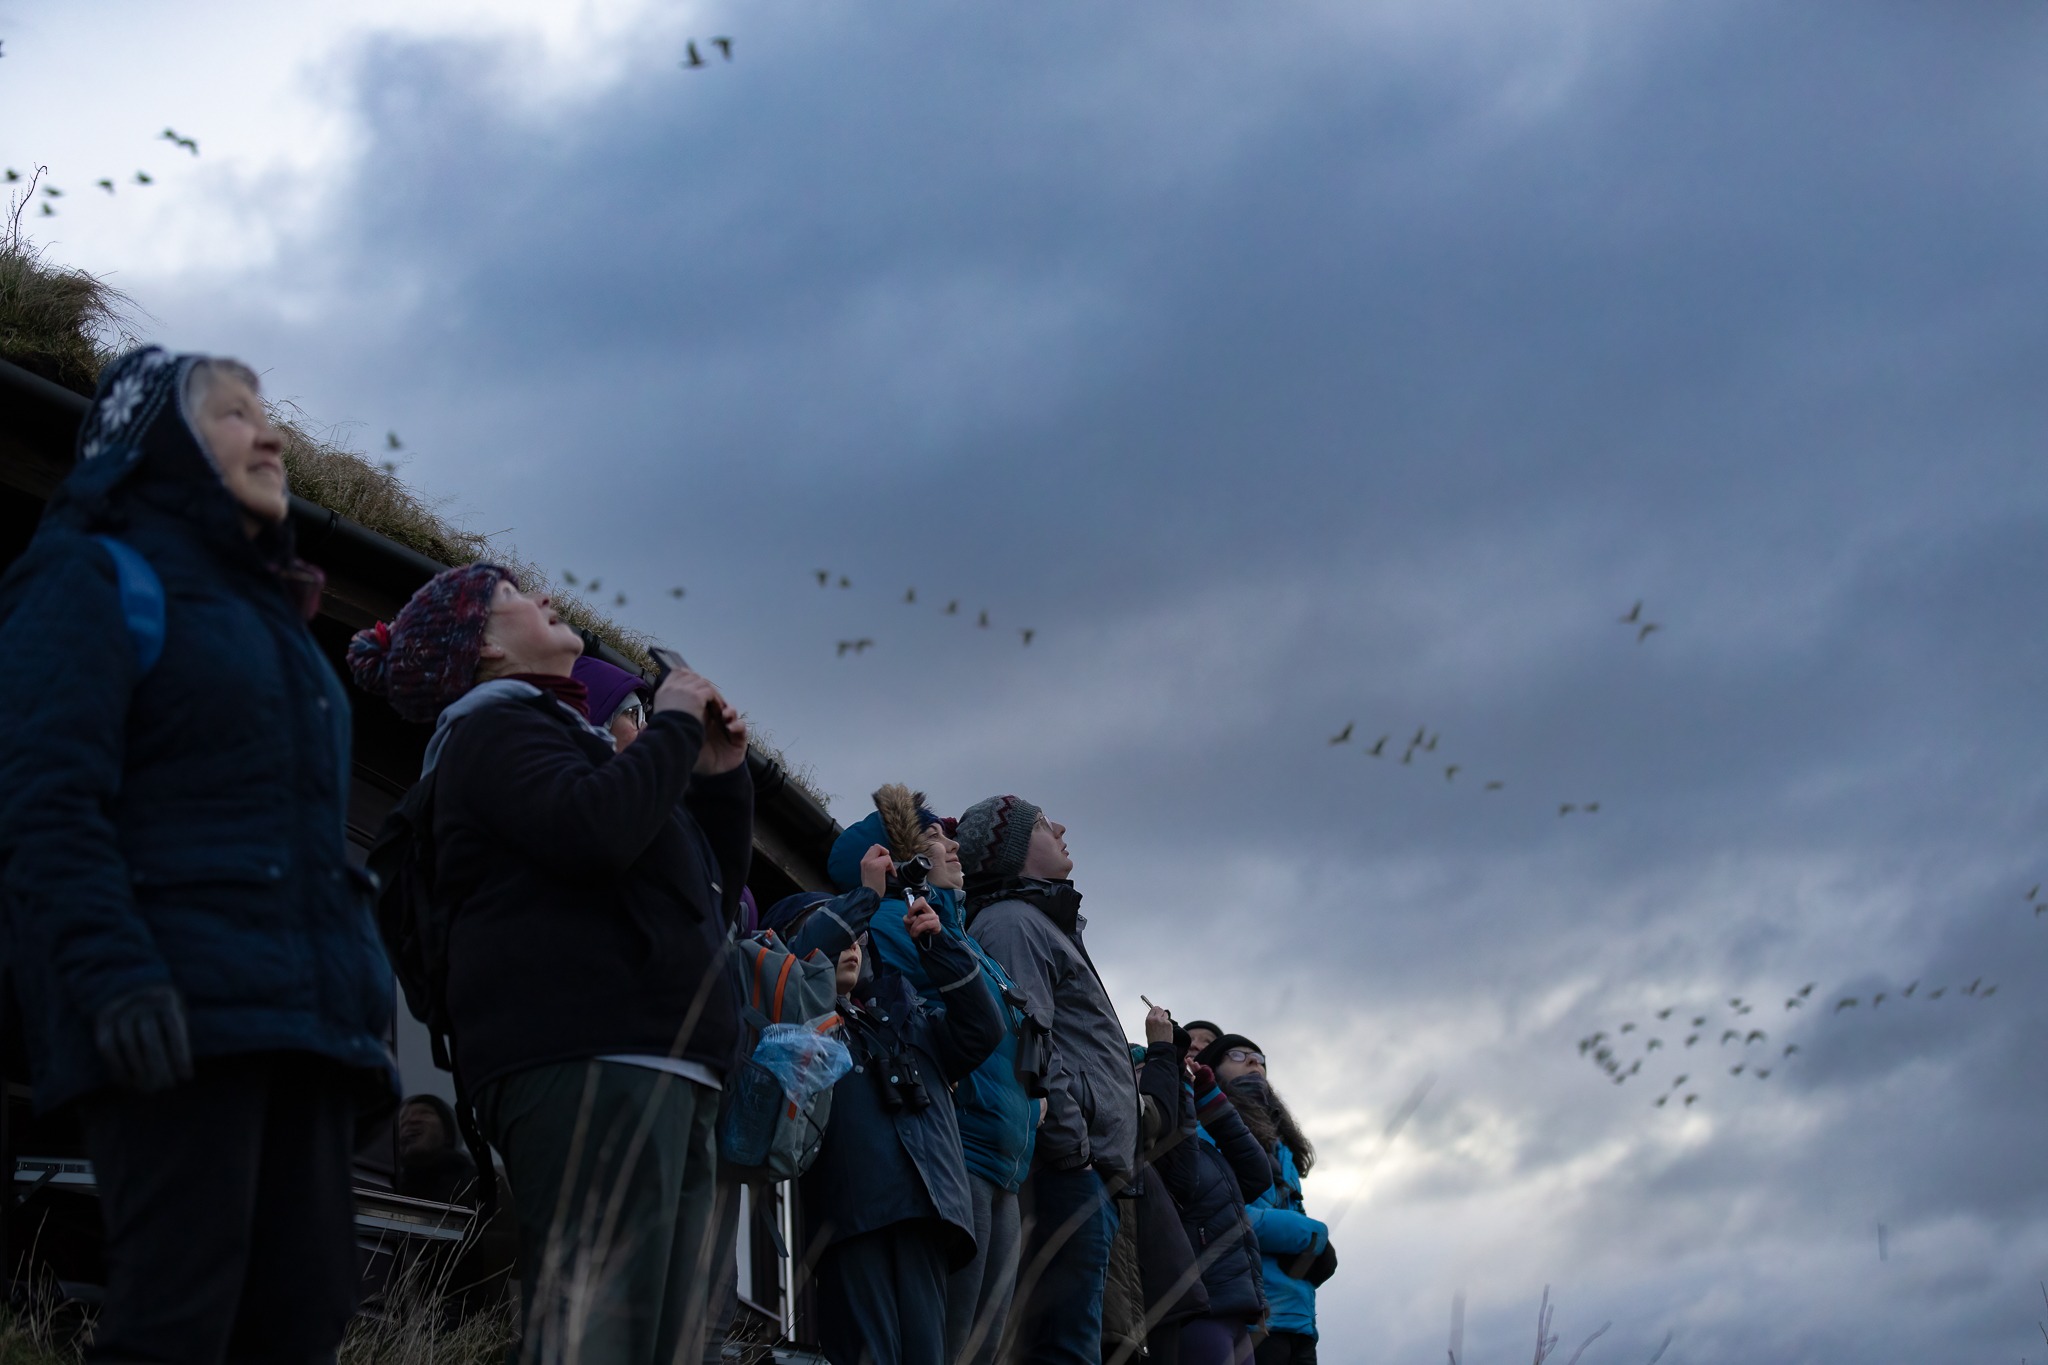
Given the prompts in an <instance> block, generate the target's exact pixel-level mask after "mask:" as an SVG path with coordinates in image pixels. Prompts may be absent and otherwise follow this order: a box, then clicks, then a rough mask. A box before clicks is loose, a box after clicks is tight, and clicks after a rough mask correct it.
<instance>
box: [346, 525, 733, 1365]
mask: <svg viewBox="0 0 2048 1365" xmlns="http://www.w3.org/2000/svg"><path fill="white" fill-rule="evenodd" d="M582 649H583V641H582V640H581V638H579V637H578V635H577V634H576V632H575V630H573V629H572V628H571V627H570V626H569V625H568V624H567V623H565V622H564V621H563V620H562V619H561V618H560V617H559V616H558V615H557V614H556V613H555V611H554V609H553V608H552V606H551V605H550V603H549V601H548V598H547V597H546V596H545V595H543V594H541V593H528V592H521V591H520V590H519V585H518V584H517V583H516V582H515V581H514V579H513V577H512V575H511V574H510V573H509V572H508V571H506V570H504V569H501V568H498V567H496V566H494V565H489V564H475V565H470V566H468V567H465V568H459V569H449V570H448V571H446V572H445V573H442V574H440V575H438V576H437V577H435V578H434V579H433V580H432V581H430V582H429V583H427V584H426V586H424V587H422V588H421V589H420V590H419V591H418V592H417V593H415V594H414V595H413V598H412V600H411V601H410V602H408V603H407V604H406V606H405V609H404V610H403V611H401V612H400V613H399V614H398V617H397V619H396V620H395V621H393V622H391V623H390V624H389V625H388V626H387V625H382V624H380V625H379V626H377V627H376V628H374V629H372V630H367V631H364V632H362V633H360V634H359V635H357V636H356V638H355V640H354V641H353V643H352V644H351V645H350V656H349V663H350V667H351V669H352V670H353V671H354V673H355V676H356V680H357V681H358V682H359V683H360V684H361V685H362V686H363V687H364V688H365V689H367V690H369V691H373V692H380V693H383V694H385V695H387V696H388V697H389V698H390V699H391V703H392V706H393V707H394V708H395V709H396V710H397V711H398V713H399V714H400V715H401V716H404V717H406V718H407V719H410V720H417V721H433V722H434V723H435V730H434V735H433V738H432V739H431V740H430V741H429V743H428V746H427V753H426V761H425V765H424V768H425V771H424V772H423V774H422V777H421V780H422V781H423V782H431V783H433V784H434V785H433V787H432V789H431V793H430V798H431V799H430V804H431V809H432V811H433V816H432V821H433V824H432V831H433V843H434V849H435V853H434V879H433V880H434V886H435V894H436V895H438V896H442V897H445V898H447V903H448V905H449V908H450V911H451V915H452V925H451V928H450V932H449V940H448V984H447V1001H448V1011H449V1015H450V1020H451V1023H452V1026H453V1027H452V1030H451V1031H452V1033H453V1036H454V1040H455V1071H456V1075H457V1077H458V1079H459V1080H460V1081H461V1082H462V1084H463V1085H464V1086H465V1087H466V1088H467V1090H468V1092H469V1093H470V1094H472V1095H474V1096H475V1099H476V1110H477V1117H478V1118H479V1119H480V1120H481V1125H482V1129H483V1133H484V1135H485V1136H486V1137H487V1138H488V1139H489V1140H490V1145H491V1146H493V1147H495V1148H497V1149H498V1151H499V1152H500V1153H501V1154H502V1155H503V1156H504V1159H505V1173H506V1175H507V1177H508V1178H509V1180H510V1182H511V1186H512V1196H513V1200H514V1205H515V1208H514V1212H515V1214H516V1216H517V1219H518V1224H519V1237H520V1247H521V1252H522V1257H523V1262H524V1266H525V1270H524V1274H523V1278H522V1280H521V1288H522V1291H523V1293H524V1296H525V1309H526V1321H525V1332H526V1343H525V1349H526V1351H528V1352H530V1353H532V1354H531V1356H530V1357H529V1358H537V1359H540V1360H545V1361H554V1360H579V1359H580V1360H582V1361H584V1362H586V1365H669V1362H672V1361H674V1360H677V1359H694V1358H695V1357H696V1355H697V1354H698V1353H699V1351H701V1349H702V1345H701V1340H700V1338H701V1336H702V1333H703V1326H704V1314H705V1290H704V1286H705V1281H706V1280H707V1279H708V1278H709V1277H708V1275H707V1274H706V1271H707V1270H708V1269H709V1267H708V1265H707V1260H708V1258H707V1255H706V1252H707V1247H708V1243H709V1230H708V1227H707V1224H708V1223H709V1221H710V1219H711V1215H712V1194H713V1191H714V1189H715V1181H716V1175H717V1157H718V1153H717V1145H716V1142H715V1140H714V1124H715V1120H716V1118H717V1114H718V1092H719V1088H720V1085H721V1084H722V1082H723V1079H724V1075H725V1071H726V1068H727V1067H728V1066H729V1065H730V1064H731V1061H732V1056H733V1052H734V1049H735V1046H736V1044H737V1040H738V1034H739V1028H738V1026H739V1019H738V1014H737V1003H736V1001H735V1000H734V998H733V992H732V991H731V989H730V987H729V986H728V984H727V981H726V976H725V966H724V954H725V951H726V930H727V926H728V925H729V924H731V923H732V920H733V917H734V915H735V913H736V912H737V910H738V907H739V898H740V889H741V885H742V883H743V882H744V881H745V879H746V874H747V865H748V862H749V859H750V858H751V856H752V848H753V788H752V785H751V783H750V781H749V779H748V776H747V769H746V754H747V730H746V722H745V721H743V720H742V719H741V718H740V715H739V712H737V711H736V710H734V709H733V708H732V707H731V706H730V705H728V704H727V703H726V701H725V699H724V698H723V697H721V696H720V695H719V694H718V690H717V689H716V688H714V687H713V686H712V685H711V684H710V683H709V682H707V681H705V680H704V679H703V678H701V677H699V676H698V675H697V674H695V673H692V672H690V671H688V670H687V669H681V670H677V671H676V672H673V673H670V674H669V675H668V677H667V678H665V679H664V680H663V682H662V684H661V686H660V687H659V688H658V689H657V690H656V691H655V693H654V704H653V716H652V717H651V718H650V719H649V720H648V722H647V725H646V727H645V728H644V729H640V730H638V731H637V733H636V736H635V738H634V739H633V741H632V743H631V745H630V747H627V748H625V749H623V750H619V749H618V748H616V740H615V737H614V735H613V734H612V733H611V732H610V731H608V730H605V729H602V728H600V727H599V726H598V725H594V724H593V723H592V720H591V717H590V716H589V715H588V711H587V693H586V690H585V688H584V686H583V684H581V683H579V682H577V681H576V680H575V679H574V678H572V677H571V672H572V670H573V669H574V667H575V664H576V660H577V658H578V656H579V655H580V654H581V653H582ZM606 719H609V717H607V718H606ZM476 1157H477V1160H478V1163H479V1164H481V1163H482V1162H483V1160H484V1159H485V1158H484V1154H483V1153H481V1152H479V1153H476Z"/></svg>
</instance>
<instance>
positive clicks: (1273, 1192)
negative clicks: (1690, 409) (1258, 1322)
mask: <svg viewBox="0 0 2048 1365" xmlns="http://www.w3.org/2000/svg"><path fill="white" fill-rule="evenodd" d="M1279 1155H1280V1178H1279V1179H1278V1180H1276V1181H1274V1182H1273V1188H1271V1189H1269V1190H1267V1191H1266V1192H1265V1193H1264V1194H1262V1195H1260V1196H1259V1197H1258V1198H1257V1199H1255V1200H1253V1201H1252V1202H1251V1203H1250V1204H1249V1205H1247V1206H1246V1208H1245V1212H1246V1213H1248V1214H1250V1215H1251V1220H1252V1233H1253V1235H1254V1236H1256V1237H1257V1238H1258V1239H1259V1253H1260V1255H1261V1257H1262V1258H1263V1260H1264V1262H1265V1270H1266V1301H1267V1302H1268V1303H1269V1304H1270V1305H1271V1306H1272V1312H1273V1316H1272V1319H1271V1322H1270V1323H1269V1328H1270V1330H1272V1331H1275V1332H1298V1333H1300V1334H1301V1335H1302V1336H1305V1337H1313V1336H1315V1335H1316V1287H1315V1286H1314V1285H1312V1284H1310V1283H1309V1282H1308V1281H1307V1280H1297V1279H1295V1278H1294V1277H1293V1276H1292V1275H1289V1274H1288V1273H1287V1272H1286V1271H1285V1270H1283V1269H1281V1262H1282V1261H1283V1260H1284V1261H1287V1262H1290V1263H1291V1262H1295V1261H1297V1260H1299V1258H1300V1257H1302V1256H1303V1255H1313V1254H1315V1253H1317V1252H1320V1251H1321V1250H1322V1249H1323V1248H1324V1247H1325V1246H1327V1245H1328V1244H1329V1241H1330V1230H1329V1228H1327V1227H1325V1226H1324V1225H1323V1224H1322V1223H1321V1222H1319V1221H1318V1220H1316V1219H1314V1218H1311V1217H1309V1216H1308V1215H1307V1214H1306V1213H1304V1212H1302V1203H1301V1172H1300V1171H1298V1170H1297V1169H1296V1168H1295V1165H1294V1153H1293V1151H1292V1150H1291V1149H1289V1147H1288V1146H1287V1144H1286V1143H1284V1142H1283V1143H1281V1144H1280V1148H1279Z"/></svg>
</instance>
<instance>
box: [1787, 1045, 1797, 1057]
mask: <svg viewBox="0 0 2048 1365" xmlns="http://www.w3.org/2000/svg"><path fill="white" fill-rule="evenodd" d="M1797 1051H1799V1044H1797V1043H1787V1044H1785V1055H1786V1056H1787V1057H1790V1056H1791V1055H1792V1054H1793V1053H1795V1052H1797Z"/></svg>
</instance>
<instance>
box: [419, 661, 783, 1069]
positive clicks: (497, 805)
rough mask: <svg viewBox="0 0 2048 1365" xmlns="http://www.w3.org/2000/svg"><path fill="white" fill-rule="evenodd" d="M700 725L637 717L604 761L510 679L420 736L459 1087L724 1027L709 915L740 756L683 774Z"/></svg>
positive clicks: (558, 708) (703, 1045) (731, 1008)
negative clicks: (702, 773)
mask: <svg viewBox="0 0 2048 1365" xmlns="http://www.w3.org/2000/svg"><path fill="white" fill-rule="evenodd" d="M703 744H704V723H703V721H702V720H700V719H699V718H698V717H696V716H693V715H688V714H685V713H683V712H681V711H663V712H660V713H658V714H656V715H655V716H654V717H653V718H652V719H651V720H649V722H648V724H647V728H646V729H644V730H642V731H641V732H640V737H639V738H638V739H637V740H635V741H634V742H633V745H632V747H630V748H628V749H627V750H626V751H625V752H624V753H620V754H614V753H613V752H612V741H611V736H610V735H608V734H606V733H604V732H603V731H601V730H598V729H596V728H594V727H593V726H591V725H590V724H589V723H588V722H587V721H586V720H585V719H584V718H583V717H582V715H581V714H579V713H578V712H576V711H575V710H573V709H571V708H570V707H568V706H567V705H565V704H564V703H562V702H560V701H558V700H556V699H555V698H554V697H553V696H550V695H548V694H546V693H544V692H542V691H541V690H540V689H539V688H537V687H535V686H533V685H532V684H530V683H525V682H520V681H517V680H515V679H511V678H501V679H497V680H495V681H492V682H487V683H482V684H480V685H478V686H477V687H475V688H472V689H471V690H470V691H469V692H468V693H466V694H464V696H463V697H461V698H460V699H459V700H457V701H456V702H455V703H454V704H453V705H451V706H449V707H448V708H447V709H446V710H444V711H443V712H442V713H441V718H440V721H439V728H438V729H437V730H436V731H435V735H434V739H433V741H432V742H431V743H430V745H429V746H428V751H427V759H428V767H429V770H430V771H431V772H432V773H433V775H434V781H435V783H436V787H435V791H434V842H435V858H436V861H435V885H436V887H437V888H438V891H439V894H441V895H444V896H447V897H448V898H449V900H450V903H451V904H452V905H454V907H455V910H454V913H453V916H452V920H451V924H450V927H449V934H448V1012H449V1016H450V1018H451V1020H452V1022H453V1025H454V1028H453V1032H454V1035H455V1062H456V1066H457V1067H458V1068H459V1069H460V1071H461V1072H462V1076H463V1081H464V1083H465V1084H466V1085H468V1086H470V1087H472V1088H474V1087H478V1086H482V1085H484V1084H485V1083H487V1082H489V1081H491V1080H494V1079H496V1078H498V1077H500V1076H504V1075H507V1074H509V1073H511V1072H514V1071H520V1070H524V1069H526V1068H529V1067H535V1066H542V1065H546V1064H548V1063H551V1062H568V1061H581V1060H584V1059H587V1058H591V1057H607V1056H618V1055H646V1056H656V1057H660V1056H674V1057H680V1058H682V1059H684V1060H687V1061H694V1062H700V1063H702V1064H704V1065H705V1066H708V1067H710V1068H711V1069H712V1070H713V1071H715V1072H719V1073H721V1074H722V1073H723V1072H725V1071H726V1070H727V1069H729V1068H730V1067H731V1065H732V1060H733V1050H734V1048H735V1046H736V1045H737V1042H738V1037H739V1011H738V999H737V996H736V993H735V991H734V989H733V986H732V982H731V978H730V975H729V973H728V972H727V971H726V970H725V965H724V964H725V962H726V942H727V930H728V926H729V925H731V923H732V922H733V917H734V915H735V913H736V911H737V909H738V906H739V895H740V886H741V884H742V883H743V882H744V881H745V879H746V875H747V868H748V865H749V863H750V862H751V860H752V857H753V823H754V799H753V785H752V780H751V779H750V778H749V777H748V775H747V769H746V765H745V764H741V765H740V766H739V767H737V768H734V769H733V770H732V771H731V772H727V773H721V774H718V775H717V776H713V777H698V776H694V775H692V773H691V771H690V770H691V768H692V767H693V766H694V765H695V763H696V761H697V754H698V752H699V750H701V749H702V747H703Z"/></svg>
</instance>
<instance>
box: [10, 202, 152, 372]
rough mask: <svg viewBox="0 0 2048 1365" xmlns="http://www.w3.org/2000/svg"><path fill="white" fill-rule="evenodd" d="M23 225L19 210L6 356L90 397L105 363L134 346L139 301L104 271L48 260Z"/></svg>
mask: <svg viewBox="0 0 2048 1365" xmlns="http://www.w3.org/2000/svg"><path fill="white" fill-rule="evenodd" d="M31 184H33V182H31ZM20 226H21V220H20V214H19V210H18V209H17V211H16V213H15V215H14V217H13V220H12V222H11V223H10V226H9V229H8V232H7V235H6V238H5V240H0V357H4V358H5V359H7V360H10V361H12V362H13V363H14V364H16V365H19V366H21V368H23V369H24V370H27V371H28V372H29V373H31V374H35V375H40V376H41V377H42V378H44V379H47V380H49V381H50V382H51V383H53V384H61V385H63V386H64V387H65V388H67V389H70V390H72V391H73V392H76V393H87V394H89V393H91V392H92V389H93V384H94V383H95V382H97V380H98V379H99V374H100V367H101V366H102V365H104V364H105V363H106V362H107V361H108V360H109V359H110V358H111V357H112V356H113V355H114V354H115V353H116V352H117V351H118V350H120V349H123V348H125V347H126V346H128V345H132V344H133V343H134V340H135V338H134V336H133V334H132V332H131V330H130V325H129V321H130V317H131V315H132V314H133V312H134V310H135V304H134V301H133V300H131V299H129V298H128V297H127V295H125V294H123V293H121V291H119V290H118V289H115V288H114V287H113V286H112V285H110V284H108V283H107V282H106V281H105V280H103V279H101V278H100V277H99V276H97V275H93V274H89V273H87V272H86V271H83V270H65V269H62V268H60V267H57V266H53V265H49V264H47V263H46V262H45V261H44V260H43V255H42V252H41V251H40V250H39V249H38V248H36V247H35V246H33V245H31V244H30V243H29V242H28V240H27V239H26V238H24V237H22V236H21V233H20Z"/></svg>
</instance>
